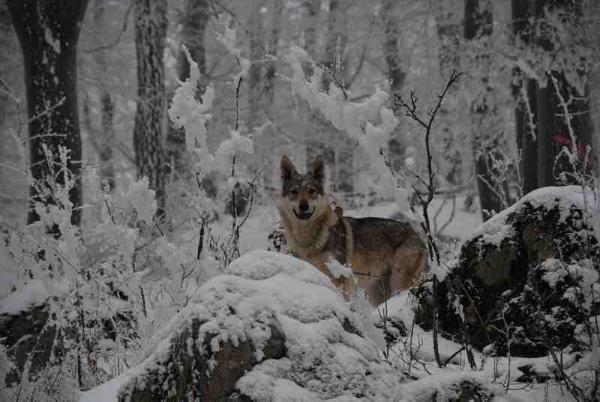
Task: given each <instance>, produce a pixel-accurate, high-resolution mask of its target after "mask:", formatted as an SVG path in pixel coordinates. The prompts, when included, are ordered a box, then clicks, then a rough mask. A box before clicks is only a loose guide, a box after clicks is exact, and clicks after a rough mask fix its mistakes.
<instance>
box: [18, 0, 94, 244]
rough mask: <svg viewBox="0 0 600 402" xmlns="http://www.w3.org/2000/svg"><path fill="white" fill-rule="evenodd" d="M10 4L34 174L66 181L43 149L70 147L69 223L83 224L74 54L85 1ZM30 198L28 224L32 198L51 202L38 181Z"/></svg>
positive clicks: (27, 0)
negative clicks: (19, 53) (20, 57)
mask: <svg viewBox="0 0 600 402" xmlns="http://www.w3.org/2000/svg"><path fill="white" fill-rule="evenodd" d="M7 4H8V9H9V11H10V14H11V17H12V21H13V25H14V27H15V31H16V32H17V35H18V37H19V41H20V43H21V47H22V49H23V59H24V64H25V86H26V95H27V110H28V116H29V140H30V166H31V174H32V177H33V179H34V180H36V181H37V182H38V183H40V184H44V183H47V182H48V181H54V180H56V182H57V183H61V184H62V183H64V181H65V177H64V174H63V173H53V171H54V167H53V166H51V165H49V164H48V161H47V160H46V156H45V154H44V150H43V149H44V147H45V146H46V147H48V149H49V150H50V152H52V155H54V157H55V158H58V155H59V151H58V149H59V147H60V146H62V147H66V148H68V149H69V151H70V153H69V158H68V163H67V167H68V169H69V170H70V171H71V173H72V174H73V176H74V178H75V185H74V186H73V188H72V189H71V191H70V192H69V200H70V201H71V203H72V204H73V214H72V215H71V223H72V224H73V225H79V224H80V223H81V204H82V188H81V179H80V173H81V136H80V132H79V116H78V110H77V64H76V56H77V40H78V38H79V32H80V30H81V23H82V20H83V16H84V14H85V9H86V6H87V0H80V1H65V0H55V1H34V0H8V2H7ZM30 200H31V201H32V203H31V205H30V209H29V214H28V217H27V221H28V223H32V222H35V221H37V220H39V216H38V214H37V213H36V212H35V210H34V209H33V208H32V207H33V202H42V203H43V204H46V205H48V204H51V203H53V200H52V198H51V197H50V196H49V195H47V194H40V193H39V192H38V190H37V189H36V188H35V187H34V186H33V187H31V188H30ZM53 230H54V231H56V230H57V229H53ZM56 234H58V232H56Z"/></svg>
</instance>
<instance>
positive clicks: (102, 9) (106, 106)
mask: <svg viewBox="0 0 600 402" xmlns="http://www.w3.org/2000/svg"><path fill="white" fill-rule="evenodd" d="M106 7H107V2H106V0H96V4H95V7H94V22H95V24H96V26H97V27H98V29H99V32H104V29H105V27H106V24H105V21H106ZM94 59H95V62H96V64H97V65H98V68H99V69H100V70H101V71H106V69H107V67H108V62H107V59H106V52H105V51H104V50H100V51H97V52H96V54H95V55H94ZM114 115H115V103H114V100H113V97H112V95H111V93H110V92H109V91H108V90H107V89H106V88H102V89H101V90H100V127H101V132H100V138H99V141H97V143H98V157H99V159H100V178H101V179H102V181H103V183H106V184H107V186H108V188H109V190H112V189H113V188H114V184H115V169H114V164H113V146H114V143H115V127H114V123H113V120H114Z"/></svg>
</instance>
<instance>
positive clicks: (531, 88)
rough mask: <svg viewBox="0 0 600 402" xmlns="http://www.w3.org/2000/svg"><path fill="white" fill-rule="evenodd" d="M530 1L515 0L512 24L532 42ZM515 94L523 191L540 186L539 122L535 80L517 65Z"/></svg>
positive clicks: (523, 38) (517, 33) (516, 36)
mask: <svg viewBox="0 0 600 402" xmlns="http://www.w3.org/2000/svg"><path fill="white" fill-rule="evenodd" d="M530 4H531V2H530V1H529V0H512V23H513V35H514V40H515V42H517V41H520V42H522V43H524V44H529V43H530V42H531V37H532V26H531V24H530V16H531V6H530ZM513 78H514V79H513V96H514V97H515V99H516V101H517V107H516V108H515V123H516V126H515V132H516V141H517V147H518V149H519V151H520V160H519V169H520V171H521V177H522V182H521V183H520V184H521V187H522V191H523V194H527V193H529V192H531V191H533V190H535V189H536V188H538V187H539V186H538V171H537V156H538V155H537V136H536V132H535V125H536V122H537V107H536V88H535V85H536V84H535V81H534V80H532V79H530V78H526V77H524V75H523V72H522V71H521V70H520V69H519V68H515V70H514V77H513Z"/></svg>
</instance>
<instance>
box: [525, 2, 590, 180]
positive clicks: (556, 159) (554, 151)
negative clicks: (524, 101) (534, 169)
mask: <svg viewBox="0 0 600 402" xmlns="http://www.w3.org/2000/svg"><path fill="white" fill-rule="evenodd" d="M545 10H547V11H549V12H557V11H561V12H564V13H565V14H566V15H567V16H569V17H570V20H566V21H564V23H565V24H569V23H576V22H575V21H576V20H577V18H576V17H579V16H581V2H579V1H575V0H535V4H534V15H535V17H536V19H537V24H538V26H537V32H538V35H537V37H536V45H537V46H539V47H541V49H543V50H544V51H546V52H549V53H550V54H551V53H554V52H559V51H562V50H561V44H560V43H554V42H553V41H552V39H551V37H552V30H553V28H552V27H551V26H550V25H549V24H547V23H546V22H545V21H544V15H545ZM552 77H554V79H556V80H557V82H558V87H559V92H560V94H561V95H562V97H563V98H564V100H565V101H566V102H568V103H569V107H568V109H569V113H570V115H571V116H572V126H573V131H574V135H575V139H576V142H577V145H576V148H577V149H576V152H577V153H578V156H579V158H580V159H583V157H584V154H585V147H586V146H587V145H590V144H591V120H590V115H589V105H588V100H587V94H585V93H579V92H578V91H577V89H576V88H575V87H574V86H572V85H570V84H569V83H568V82H567V79H566V77H565V74H564V72H563V71H559V70H552V71H547V72H546V77H544V78H545V80H546V82H545V86H544V85H539V86H538V90H537V97H536V102H537V112H538V124H537V134H538V137H537V138H538V182H539V183H538V184H539V186H540V187H545V186H552V185H555V184H557V183H558V182H560V183H561V184H568V183H577V182H578V178H577V177H576V175H574V173H575V172H574V168H573V166H572V165H571V163H570V162H569V160H568V158H567V156H566V155H564V154H563V155H559V154H560V152H561V149H562V148H563V147H569V148H570V147H571V146H572V145H573V144H571V140H570V136H569V130H568V127H567V120H566V118H565V116H564V112H563V109H562V106H561V102H560V98H559V96H558V93H557V91H556V89H555V87H554V85H553V83H552V81H551V79H552ZM590 165H591V164H590ZM590 167H591V166H577V167H575V169H577V170H579V171H580V172H586V171H588V169H589V168H590ZM557 179H559V180H557Z"/></svg>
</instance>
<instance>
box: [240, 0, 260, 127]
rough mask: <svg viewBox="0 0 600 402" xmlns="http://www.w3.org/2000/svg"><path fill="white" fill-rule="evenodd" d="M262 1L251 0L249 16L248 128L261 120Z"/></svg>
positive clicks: (256, 124) (258, 123)
mask: <svg viewBox="0 0 600 402" xmlns="http://www.w3.org/2000/svg"><path fill="white" fill-rule="evenodd" d="M261 6H262V1H261V0H254V1H252V2H251V11H250V18H249V34H250V38H249V40H250V44H249V56H250V67H249V68H248V77H245V78H246V82H247V84H248V119H247V121H246V123H247V124H248V128H249V129H253V128H255V127H258V126H259V125H260V124H261V122H262V116H261V112H262V107H261V106H262V105H261V102H262V99H261V98H262V81H263V80H262V70H263V66H262V61H263V60H264V58H265V45H264V43H263V30H262V23H263V21H262V16H261V12H260V9H261Z"/></svg>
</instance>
